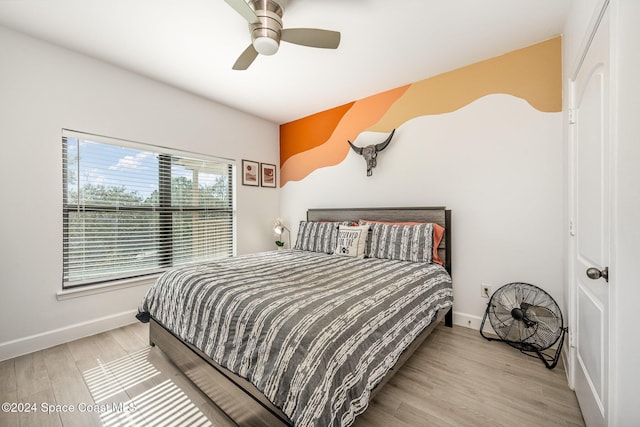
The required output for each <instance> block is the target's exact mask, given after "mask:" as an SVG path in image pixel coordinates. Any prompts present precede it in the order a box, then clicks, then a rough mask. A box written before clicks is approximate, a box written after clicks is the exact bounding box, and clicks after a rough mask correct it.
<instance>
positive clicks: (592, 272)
mask: <svg viewBox="0 0 640 427" xmlns="http://www.w3.org/2000/svg"><path fill="white" fill-rule="evenodd" d="M587 277H589V279H593V280H598V279H599V278H601V277H602V278H603V279H604V280H605V281H606V282H607V283H608V282H609V267H605V268H604V270H598V269H597V268H595V267H591V268H588V269H587Z"/></svg>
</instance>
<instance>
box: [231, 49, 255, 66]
mask: <svg viewBox="0 0 640 427" xmlns="http://www.w3.org/2000/svg"><path fill="white" fill-rule="evenodd" d="M257 57H258V51H257V50H256V49H255V48H254V47H253V45H252V44H250V45H249V47H248V48H246V49H245V50H244V52H242V53H241V54H240V56H239V57H238V59H237V60H236V63H235V64H233V69H234V70H246V69H247V68H249V65H251V64H252V63H253V61H254V60H255V59H256V58H257Z"/></svg>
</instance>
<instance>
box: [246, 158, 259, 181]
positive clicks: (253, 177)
mask: <svg viewBox="0 0 640 427" xmlns="http://www.w3.org/2000/svg"><path fill="white" fill-rule="evenodd" d="M242 185H249V186H252V187H259V186H260V163H258V162H254V161H252V160H244V159H243V160H242Z"/></svg>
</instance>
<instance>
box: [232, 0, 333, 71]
mask: <svg viewBox="0 0 640 427" xmlns="http://www.w3.org/2000/svg"><path fill="white" fill-rule="evenodd" d="M225 2H226V3H227V4H229V6H231V7H232V8H233V9H234V10H235V11H236V12H238V14H240V15H241V16H242V17H243V18H244V19H246V20H247V22H248V23H249V31H250V33H251V44H250V45H249V47H247V48H246V49H245V50H244V52H242V54H241V55H240V57H239V58H238V59H237V60H236V62H235V64H234V65H233V69H234V70H246V69H247V68H249V66H250V65H251V64H252V63H253V61H254V60H255V59H256V58H257V56H258V55H273V54H275V53H276V52H277V51H278V48H279V47H280V41H281V40H284V41H286V42H289V43H293V44H298V45H302V46H308V47H317V48H323V49H337V48H338V45H339V44H340V33H339V32H337V31H330V30H320V29H317V28H290V29H283V28H282V15H283V12H284V8H283V7H282V4H281V3H279V2H278V1H276V0H250V1H249V2H248V3H247V2H246V1H245V0H225Z"/></svg>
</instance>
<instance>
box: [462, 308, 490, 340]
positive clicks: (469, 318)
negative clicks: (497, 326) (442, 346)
mask: <svg viewBox="0 0 640 427" xmlns="http://www.w3.org/2000/svg"><path fill="white" fill-rule="evenodd" d="M453 324H454V325H458V326H464V327H465V328H469V329H475V330H476V331H480V325H481V324H482V316H475V315H473V314H467V313H459V312H456V311H454V312H453ZM484 332H485V333H488V334H492V335H495V334H496V333H495V332H494V331H493V329H492V328H491V325H490V324H489V322H488V321H487V322H485V323H484ZM478 333H479V332H478Z"/></svg>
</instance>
